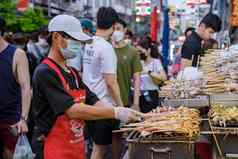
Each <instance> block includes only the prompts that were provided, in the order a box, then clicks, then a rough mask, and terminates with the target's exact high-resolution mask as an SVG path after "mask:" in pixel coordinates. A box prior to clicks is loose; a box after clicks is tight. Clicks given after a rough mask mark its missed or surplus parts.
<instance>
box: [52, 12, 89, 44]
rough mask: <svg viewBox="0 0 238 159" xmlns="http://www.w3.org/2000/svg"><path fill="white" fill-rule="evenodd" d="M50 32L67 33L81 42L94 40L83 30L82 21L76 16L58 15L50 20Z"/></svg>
mask: <svg viewBox="0 0 238 159" xmlns="http://www.w3.org/2000/svg"><path fill="white" fill-rule="evenodd" d="M48 30H49V32H65V33H67V34H68V35H70V36H71V37H72V38H74V39H76V40H79V41H89V40H92V38H91V37H90V36H89V35H87V34H85V33H84V32H83V30H82V26H81V23H80V21H79V20H78V19H77V18H75V17H74V16H70V15H57V16H55V17H54V18H53V19H51V20H50V22H49V25H48Z"/></svg>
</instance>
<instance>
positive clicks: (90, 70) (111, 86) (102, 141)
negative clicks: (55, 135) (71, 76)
mask: <svg viewBox="0 0 238 159" xmlns="http://www.w3.org/2000/svg"><path fill="white" fill-rule="evenodd" d="M117 21H118V15H117V12H116V11H115V10H114V9H113V8H111V7H101V8H100V9H99V10H98V13H97V30H96V35H95V36H94V37H93V42H92V44H87V45H86V46H85V53H84V56H83V81H84V82H85V84H86V85H87V86H88V87H89V89H90V90H92V91H93V92H94V93H95V94H96V95H97V96H98V97H99V99H100V100H101V101H103V102H105V103H107V104H108V105H111V106H122V105H123V103H122V100H121V95H120V89H119V86H118V82H117V57H116V53H115V51H114V49H113V47H112V45H111V44H110V43H109V40H110V37H111V35H112V33H113V31H114V26H115V24H116V22H117ZM118 126H119V122H118V121H116V120H101V121H94V122H88V124H87V127H88V130H89V134H90V135H91V136H92V138H93V141H94V145H93V152H92V157H91V158H92V159H104V155H105V154H106V152H107V151H106V150H107V149H108V147H109V146H110V144H111V143H112V130H115V129H117V128H118Z"/></svg>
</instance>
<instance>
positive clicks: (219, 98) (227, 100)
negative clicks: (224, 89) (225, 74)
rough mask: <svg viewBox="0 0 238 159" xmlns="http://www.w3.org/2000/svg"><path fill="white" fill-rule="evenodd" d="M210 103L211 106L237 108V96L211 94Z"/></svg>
mask: <svg viewBox="0 0 238 159" xmlns="http://www.w3.org/2000/svg"><path fill="white" fill-rule="evenodd" d="M210 103H211V105H215V104H221V105H224V106H236V105H237V106H238V94H231V93H230V94H229V93H226V94H212V95H210Z"/></svg>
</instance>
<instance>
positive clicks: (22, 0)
mask: <svg viewBox="0 0 238 159" xmlns="http://www.w3.org/2000/svg"><path fill="white" fill-rule="evenodd" d="M28 4H29V1H28V0H18V2H17V10H18V11H21V12H23V11H25V10H26V9H27V7H28Z"/></svg>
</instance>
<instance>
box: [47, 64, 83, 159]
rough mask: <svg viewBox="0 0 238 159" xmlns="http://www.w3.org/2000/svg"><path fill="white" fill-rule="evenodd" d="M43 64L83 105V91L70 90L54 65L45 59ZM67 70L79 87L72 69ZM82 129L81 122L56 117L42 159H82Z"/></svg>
mask: <svg viewBox="0 0 238 159" xmlns="http://www.w3.org/2000/svg"><path fill="white" fill-rule="evenodd" d="M43 63H44V64H46V65H48V66H49V67H50V68H51V69H52V70H54V71H55V72H56V73H57V75H58V76H59V78H60V80H61V82H62V84H63V87H64V89H65V90H66V91H67V92H68V93H69V94H70V95H71V96H72V97H73V98H74V100H75V102H78V103H81V102H83V103H84V101H85V96H86V91H85V90H84V89H79V88H78V89H73V90H72V89H70V87H69V85H68V83H67V82H66V80H65V78H64V76H63V75H62V73H61V71H60V69H59V67H58V66H57V65H56V64H55V63H53V62H52V61H50V59H45V60H44V61H43ZM69 69H70V72H71V73H72V74H73V76H74V78H75V80H76V82H77V86H79V83H78V82H79V79H78V76H77V73H76V72H75V71H74V70H73V69H72V68H69ZM83 129H84V122H83V121H81V120H71V119H69V118H68V117H67V116H66V115H65V114H64V115H61V116H58V117H57V119H56V121H55V123H54V125H53V127H52V129H51V130H50V132H49V134H48V135H47V137H46V139H45V142H44V159H84V158H85V148H84V136H83Z"/></svg>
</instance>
